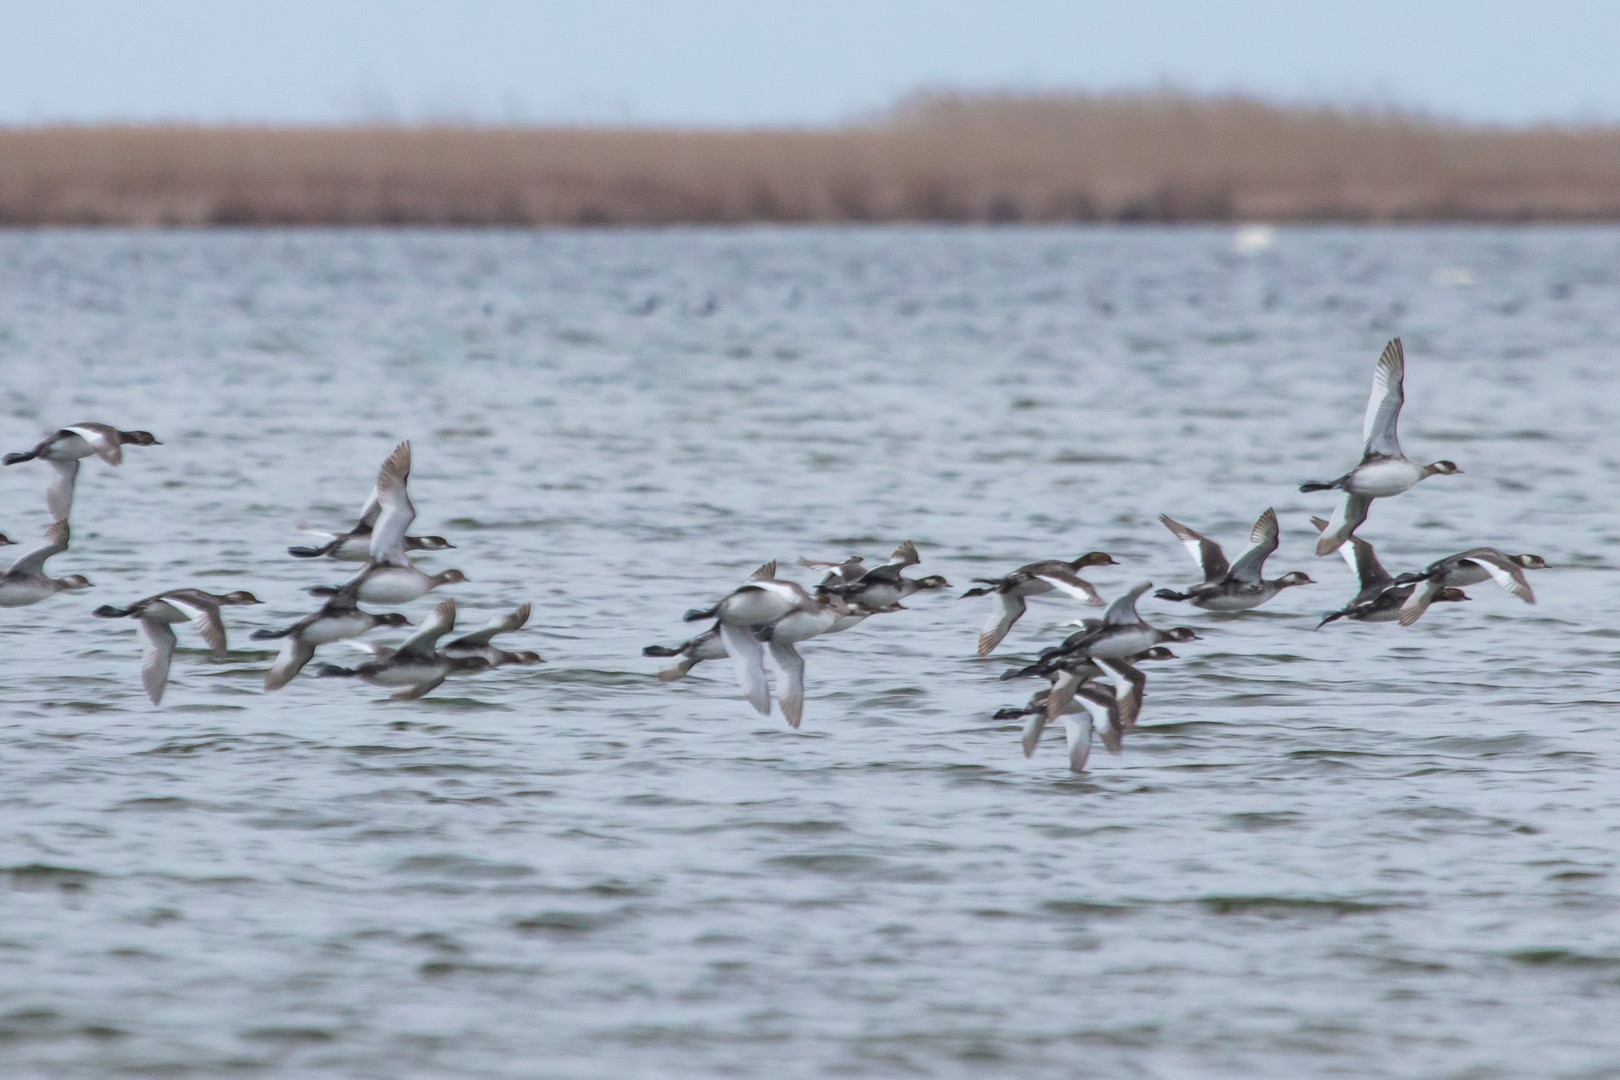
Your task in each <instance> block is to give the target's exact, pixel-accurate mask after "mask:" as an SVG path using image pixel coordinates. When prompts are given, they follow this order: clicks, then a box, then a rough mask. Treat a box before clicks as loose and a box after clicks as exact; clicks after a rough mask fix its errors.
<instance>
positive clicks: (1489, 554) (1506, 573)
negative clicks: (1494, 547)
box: [1463, 551, 1536, 604]
mask: <svg viewBox="0 0 1620 1080" xmlns="http://www.w3.org/2000/svg"><path fill="white" fill-rule="evenodd" d="M1463 562H1471V563H1473V564H1474V565H1475V566H1478V567H1479V568H1481V569H1482V570H1484V571H1485V572H1486V573H1487V574H1489V575H1491V580H1492V581H1494V582H1496V583H1497V584H1498V585H1500V586H1502V588H1504V589H1506V590H1507V591H1508V592H1510V593H1512V594H1513V595H1514V596H1517V597H1518V598H1519V599H1520V600H1523V601H1524V602H1525V603H1527V604H1533V603H1535V602H1536V594H1535V593H1534V592H1532V591H1531V589H1530V583H1529V582H1528V581H1526V580H1525V579H1524V571H1523V570H1520V569H1519V568H1518V567H1517V566H1514V565H1513V564H1512V563H1510V562H1508V561H1507V560H1506V559H1504V558H1502V556H1501V555H1499V554H1497V553H1496V552H1494V551H1473V552H1469V553H1468V555H1467V557H1466V558H1464V559H1463Z"/></svg>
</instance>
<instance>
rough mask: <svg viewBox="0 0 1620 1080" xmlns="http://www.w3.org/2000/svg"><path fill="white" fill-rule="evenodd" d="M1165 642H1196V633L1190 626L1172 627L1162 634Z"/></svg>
mask: <svg viewBox="0 0 1620 1080" xmlns="http://www.w3.org/2000/svg"><path fill="white" fill-rule="evenodd" d="M1164 640H1166V641H1197V640H1198V632H1197V631H1196V630H1194V629H1193V628H1192V627H1190V626H1172V627H1171V628H1170V629H1168V630H1166V631H1165V632H1164Z"/></svg>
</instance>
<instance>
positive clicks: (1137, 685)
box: [643, 338, 1547, 772]
mask: <svg viewBox="0 0 1620 1080" xmlns="http://www.w3.org/2000/svg"><path fill="white" fill-rule="evenodd" d="M1405 377H1406V359H1405V353H1404V352H1403V350H1402V347H1401V342H1400V339H1399V338H1396V339H1395V340H1393V341H1391V342H1390V343H1389V344H1388V345H1387V346H1386V347H1385V349H1384V351H1383V354H1382V355H1381V356H1380V357H1379V358H1378V366H1377V368H1376V369H1375V371H1374V373H1373V383H1372V394H1371V396H1370V397H1369V399H1368V402H1367V412H1366V417H1365V419H1364V421H1363V424H1362V440H1363V447H1362V456H1361V462H1360V464H1358V465H1357V466H1356V467H1355V468H1354V469H1351V470H1350V471H1349V472H1347V473H1345V474H1344V475H1343V476H1341V477H1339V478H1338V479H1336V480H1332V481H1329V482H1325V483H1324V482H1309V483H1306V484H1303V485H1301V487H1300V490H1301V491H1305V492H1313V491H1330V490H1331V491H1341V492H1343V493H1344V497H1343V499H1342V501H1341V503H1340V505H1339V507H1338V509H1337V510H1336V511H1335V512H1334V514H1333V516H1332V518H1331V519H1327V520H1324V519H1322V518H1312V519H1311V520H1312V522H1313V523H1314V524H1315V525H1316V527H1317V529H1318V530H1319V531H1320V534H1321V535H1320V536H1319V537H1318V539H1317V544H1316V553H1317V555H1331V554H1332V553H1333V552H1335V551H1339V552H1341V553H1342V554H1343V556H1344V558H1345V561H1346V562H1347V563H1348V564H1349V566H1350V569H1351V570H1352V571H1353V572H1354V573H1355V574H1356V578H1357V581H1358V582H1359V583H1360V589H1359V591H1358V592H1357V593H1356V595H1355V596H1354V597H1353V598H1352V599H1351V600H1350V602H1349V603H1347V604H1346V605H1344V606H1343V607H1342V608H1340V609H1339V610H1337V611H1332V612H1329V613H1327V614H1326V615H1325V616H1324V617H1323V618H1322V621H1321V622H1320V623H1318V624H1317V625H1318V627H1319V628H1320V627H1322V626H1325V625H1327V624H1328V623H1330V622H1334V621H1337V620H1339V619H1350V620H1353V621H1356V622H1397V621H1398V622H1399V623H1400V624H1401V625H1402V626H1411V625H1412V624H1413V623H1415V622H1417V621H1418V620H1419V619H1421V618H1422V617H1423V614H1424V612H1426V611H1427V610H1428V609H1429V606H1430V605H1431V604H1434V603H1436V602H1455V601H1461V600H1467V599H1468V596H1467V594H1465V593H1464V592H1463V591H1462V590H1463V589H1464V588H1466V587H1468V586H1470V585H1478V584H1481V583H1482V582H1486V581H1494V582H1495V583H1496V584H1498V585H1500V586H1501V587H1502V588H1504V589H1506V590H1507V591H1508V592H1509V593H1511V594H1512V595H1514V596H1517V597H1518V598H1519V599H1521V600H1523V601H1525V602H1526V603H1531V604H1533V603H1535V594H1534V593H1533V592H1532V591H1531V588H1530V585H1529V582H1527V581H1526V580H1525V576H1524V571H1525V570H1539V569H1543V568H1545V567H1546V565H1547V564H1546V562H1545V561H1544V560H1543V559H1542V558H1541V557H1540V556H1539V555H1510V554H1508V553H1507V552H1504V551H1500V550H1498V549H1496V548H1491V547H1477V548H1470V549H1469V550H1467V551H1460V552H1457V553H1456V554H1454V555H1448V556H1447V557H1445V558H1443V559H1439V560H1436V561H1435V562H1433V563H1430V564H1429V565H1428V566H1426V567H1424V568H1423V569H1422V570H1419V571H1415V572H1412V573H1406V574H1401V575H1400V576H1398V577H1396V576H1392V575H1390V574H1389V573H1388V572H1387V571H1386V570H1385V569H1384V568H1383V566H1381V565H1380V564H1379V562H1378V557H1377V556H1376V555H1375V554H1374V553H1373V547H1372V544H1370V543H1368V542H1367V541H1366V540H1364V539H1362V538H1361V537H1359V536H1356V535H1355V532H1356V529H1357V528H1359V527H1360V526H1361V525H1362V524H1363V523H1364V522H1365V521H1366V520H1367V516H1368V511H1369V509H1370V507H1371V505H1372V502H1373V500H1374V499H1382V498H1389V497H1391V496H1394V495H1399V494H1401V493H1403V492H1405V491H1408V490H1410V489H1411V488H1412V487H1414V486H1415V485H1416V484H1418V483H1419V482H1420V481H1422V480H1425V479H1427V478H1428V477H1431V476H1452V475H1456V474H1458V473H1461V472H1462V470H1461V469H1459V468H1458V467H1457V466H1456V465H1455V464H1454V463H1452V462H1450V461H1437V462H1435V463H1434V464H1432V465H1418V464H1416V463H1415V462H1413V461H1410V460H1409V459H1408V458H1407V457H1406V455H1405V454H1403V453H1402V452H1401V446H1400V440H1399V438H1398V437H1397V434H1396V425H1397V423H1398V421H1399V419H1400V413H1401V406H1402V404H1403V403H1404V401H1405V390H1404V383H1405ZM1159 521H1160V522H1161V523H1162V524H1163V525H1164V527H1165V528H1166V529H1168V530H1169V531H1170V533H1171V534H1172V535H1173V536H1174V537H1175V538H1176V539H1177V540H1178V541H1180V542H1181V543H1182V544H1183V545H1184V546H1185V547H1186V548H1187V550H1188V551H1189V552H1190V553H1191V554H1192V558H1193V562H1194V563H1195V564H1197V566H1198V570H1199V572H1200V574H1201V575H1202V578H1203V580H1201V581H1199V582H1198V583H1197V584H1195V585H1191V586H1189V587H1188V588H1186V589H1183V590H1180V591H1177V590H1173V589H1160V590H1158V592H1156V593H1154V596H1155V597H1156V598H1157V599H1161V600H1167V601H1173V602H1184V603H1189V604H1191V605H1192V606H1194V607H1197V608H1201V609H1203V610H1205V611H1211V612H1220V613H1236V612H1242V611H1249V610H1251V609H1253V608H1257V607H1259V606H1260V605H1262V604H1264V603H1266V602H1267V601H1269V600H1271V599H1272V598H1274V597H1276V596H1277V595H1278V594H1279V593H1281V592H1282V591H1283V590H1285V589H1289V588H1293V587H1295V586H1298V585H1309V584H1313V582H1312V580H1311V578H1310V577H1309V576H1308V575H1306V574H1304V573H1302V572H1300V571H1297V570H1296V571H1291V572H1289V573H1287V574H1284V575H1283V576H1281V577H1279V578H1272V579H1268V578H1266V576H1265V573H1264V571H1265V564H1266V560H1267V559H1269V558H1270V557H1271V555H1272V553H1273V552H1275V551H1276V550H1277V546H1278V543H1279V538H1280V530H1279V528H1278V524H1277V515H1276V513H1275V511H1273V510H1270V509H1267V510H1266V511H1265V512H1264V513H1262V514H1261V515H1260V518H1259V520H1257V521H1256V522H1255V523H1254V528H1253V529H1252V530H1250V533H1249V547H1248V549H1247V550H1245V551H1244V552H1243V554H1242V555H1241V556H1240V557H1239V558H1238V559H1237V561H1236V562H1228V561H1227V558H1226V555H1225V553H1224V552H1223V551H1222V550H1221V546H1220V545H1219V544H1218V543H1216V542H1215V541H1214V540H1211V539H1210V538H1209V537H1207V536H1204V535H1203V534H1202V533H1199V532H1196V531H1194V530H1193V529H1190V528H1188V527H1187V526H1186V525H1183V524H1182V523H1181V522H1179V521H1176V520H1175V519H1174V518H1171V517H1169V516H1168V515H1161V516H1160V518H1159ZM917 562H918V557H917V549H916V547H915V546H913V545H912V544H911V543H909V542H907V543H904V544H901V545H900V547H899V548H897V549H896V550H895V552H894V554H893V555H892V556H890V558H889V560H888V561H887V562H885V563H884V564H882V565H881V566H877V567H873V568H871V569H866V568H865V565H864V563H863V560H862V559H861V557H860V556H852V557H850V558H849V559H847V560H846V561H844V562H842V563H830V562H812V561H809V560H801V565H803V566H805V567H807V568H809V569H812V570H817V571H822V572H824V573H825V576H824V577H823V578H822V580H821V581H820V582H819V583H817V584H816V585H815V586H813V587H812V588H805V587H804V586H803V585H800V584H798V583H796V582H792V581H785V580H782V579H780V578H778V577H777V576H776V573H777V567H776V564H775V563H774V562H772V563H766V564H765V565H764V566H762V567H760V568H759V570H757V571H755V572H754V574H753V576H752V577H751V578H749V580H748V581H746V582H744V583H743V584H742V585H740V586H738V587H737V588H736V589H735V590H733V591H732V592H731V593H729V594H727V595H726V596H725V597H724V598H722V599H721V600H720V601H719V602H718V603H716V604H714V605H712V606H710V607H707V608H702V609H695V610H692V611H688V612H687V613H686V616H685V618H686V621H688V622H708V621H710V620H712V621H713V625H711V626H710V627H709V629H707V630H705V631H704V632H703V633H702V634H699V635H698V636H697V637H694V638H692V639H690V640H688V641H685V642H682V643H681V644H679V645H675V646H669V647H665V646H659V645H654V646H649V647H648V648H646V649H645V650H643V653H644V655H647V656H659V657H678V658H679V660H678V662H677V663H676V664H675V665H674V666H673V667H670V668H668V669H666V670H664V671H663V672H661V673H660V676H659V677H660V678H661V679H663V680H665V681H671V680H675V679H680V678H682V677H684V676H685V675H686V674H687V673H688V672H690V671H691V670H692V668H693V667H695V666H696V665H697V664H700V663H702V662H704V661H706V660H720V659H724V658H726V657H728V656H729V657H730V658H731V660H732V663H733V665H734V667H735V668H736V673H737V679H738V683H739V685H740V686H741V688H742V691H743V697H744V698H745V699H746V700H747V701H748V703H749V704H751V705H752V706H753V707H754V708H755V709H757V710H759V712H761V713H762V714H763V713H769V711H770V703H771V698H770V690H769V682H768V678H767V674H766V670H765V664H764V658H765V655H766V654H767V653H768V654H769V655H770V658H771V660H772V662H773V664H774V665H775V667H776V668H777V669H778V671H779V673H780V680H779V684H780V685H779V688H778V701H779V703H780V705H781V708H782V715H783V716H784V717H785V718H786V720H787V722H788V723H789V724H791V725H792V726H794V727H798V726H799V724H800V722H801V721H802V719H803V717H804V660H803V658H802V657H801V656H800V654H799V652H798V650H797V649H796V648H795V646H797V645H799V644H800V643H802V642H804V641H806V640H808V639H809V638H812V637H820V636H823V635H826V634H833V633H838V632H840V631H843V630H847V629H849V628H850V627H852V626H855V625H857V624H858V623H860V622H862V621H864V620H866V619H868V618H870V617H872V616H874V615H882V614H887V613H890V612H894V611H897V610H900V608H901V607H902V605H901V603H900V602H901V601H902V600H904V599H906V598H907V597H909V596H911V595H913V594H915V593H918V592H922V591H925V590H932V589H942V588H946V587H947V582H946V581H945V579H944V578H940V577H927V578H909V577H907V576H905V575H904V574H903V573H902V571H903V570H905V569H906V568H907V567H909V566H913V565H915V564H916V563H917ZM1114 565H1117V563H1116V562H1115V560H1114V559H1113V558H1112V557H1111V556H1110V555H1108V554H1107V553H1106V552H1101V551H1092V552H1088V553H1087V554H1084V555H1081V556H1080V557H1079V558H1077V559H1074V560H1072V561H1065V560H1062V559H1047V560H1043V561H1040V562H1032V563H1029V564H1028V565H1026V566H1020V567H1019V568H1018V569H1016V570H1013V571H1012V572H1011V573H1008V574H1006V575H1005V576H1003V577H999V578H980V579H976V580H975V584H974V587H973V588H971V589H968V590H967V591H966V592H965V593H963V594H962V596H963V597H964V598H966V597H970V596H988V597H990V598H991V606H990V615H989V618H988V619H987V621H986V622H985V624H984V628H983V629H982V630H981V631H980V633H979V648H978V654H979V656H981V657H984V656H988V655H990V654H991V653H992V652H994V651H995V649H996V647H997V646H998V645H1000V644H1001V642H1002V640H1003V639H1004V638H1005V637H1006V636H1007V634H1008V632H1009V631H1010V630H1011V629H1012V628H1013V626H1014V625H1015V624H1016V623H1017V622H1018V620H1019V619H1020V618H1022V617H1023V615H1024V612H1025V610H1026V602H1027V601H1028V599H1029V598H1030V597H1033V596H1041V595H1044V594H1047V593H1054V592H1055V593H1060V594H1062V595H1065V596H1068V597H1071V598H1073V599H1075V600H1078V601H1080V602H1081V603H1083V604H1089V605H1092V606H1096V607H1103V606H1104V605H1105V604H1106V606H1107V610H1106V612H1105V613H1104V614H1103V617H1102V618H1101V619H1081V620H1078V623H1077V625H1078V627H1079V628H1078V629H1077V630H1076V631H1075V632H1074V633H1072V634H1070V635H1069V636H1068V637H1067V638H1065V639H1064V640H1063V641H1061V642H1059V643H1058V644H1056V645H1053V646H1051V647H1049V648H1046V649H1044V650H1042V651H1041V653H1040V654H1039V656H1038V657H1037V658H1036V660H1035V662H1034V663H1031V664H1021V665H1019V666H1016V667H1013V668H1011V669H1009V670H1007V671H1006V672H1004V673H1003V674H1002V676H1001V678H1003V679H1019V678H1030V677H1039V678H1042V679H1044V680H1046V683H1047V685H1046V687H1044V688H1042V689H1041V690H1039V691H1037V692H1036V693H1035V695H1034V696H1033V697H1031V698H1030V699H1029V701H1028V702H1027V703H1026V704H1024V705H1021V706H1018V707H1015V708H1007V709H1002V710H1000V711H999V712H997V713H996V714H995V719H997V720H1019V721H1022V724H1023V737H1022V741H1023V749H1024V754H1025V756H1026V757H1027V756H1031V755H1033V754H1034V753H1035V750H1036V748H1037V747H1038V745H1039V743H1040V739H1041V735H1042V734H1043V733H1044V731H1045V730H1046V727H1047V726H1048V725H1049V724H1053V723H1061V724H1062V725H1063V728H1064V731H1065V735H1066V739H1067V744H1068V757H1069V767H1070V768H1071V769H1073V770H1074V771H1076V772H1079V771H1081V770H1083V769H1084V768H1085V766H1086V762H1087V760H1088V759H1089V757H1090V754H1091V746H1092V741H1093V738H1094V737H1095V738H1097V739H1099V740H1100V741H1101V742H1102V744H1103V745H1104V746H1105V747H1106V748H1107V749H1109V750H1110V751H1115V752H1117V751H1118V750H1119V749H1120V747H1121V744H1122V742H1123V740H1124V737H1125V734H1126V733H1127V732H1129V731H1130V730H1131V729H1132V728H1134V727H1135V726H1136V724H1137V721H1138V718H1139V717H1140V716H1141V711H1142V701H1143V695H1144V692H1145V689H1146V686H1147V677H1146V675H1144V674H1143V673H1142V671H1141V669H1140V668H1139V667H1137V665H1138V664H1140V663H1143V662H1145V661H1163V660H1173V659H1175V655H1176V654H1175V653H1174V652H1172V651H1171V650H1170V648H1169V646H1170V645H1172V644H1178V643H1182V642H1188V641H1195V640H1197V639H1198V637H1199V635H1198V633H1197V632H1196V631H1195V630H1193V629H1192V628H1191V627H1186V626H1176V627H1171V628H1169V629H1159V628H1157V627H1155V626H1152V625H1151V624H1149V623H1148V622H1147V621H1146V620H1144V619H1143V618H1142V616H1141V615H1140V614H1139V613H1138V612H1137V609H1136V605H1137V602H1138V601H1139V600H1140V599H1141V598H1142V596H1143V595H1144V594H1146V593H1147V592H1148V590H1149V589H1151V588H1152V587H1153V585H1152V583H1151V582H1142V583H1141V584H1139V585H1136V586H1135V587H1134V588H1132V589H1130V590H1129V591H1127V592H1126V593H1125V594H1124V595H1123V596H1120V597H1119V598H1118V599H1116V600H1115V601H1114V602H1113V603H1112V604H1107V602H1106V601H1105V600H1104V599H1103V597H1102V596H1101V594H1100V593H1098V591H1097V589H1096V587H1095V586H1094V585H1092V584H1091V583H1090V582H1088V581H1086V580H1085V579H1084V578H1082V577H1081V576H1080V572H1081V571H1082V570H1085V569H1088V568H1090V567H1097V566H1114Z"/></svg>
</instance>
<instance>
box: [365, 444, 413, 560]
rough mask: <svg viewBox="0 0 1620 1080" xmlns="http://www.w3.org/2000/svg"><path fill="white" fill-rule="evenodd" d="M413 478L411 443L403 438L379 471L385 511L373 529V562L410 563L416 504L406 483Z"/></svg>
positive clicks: (379, 501)
mask: <svg viewBox="0 0 1620 1080" xmlns="http://www.w3.org/2000/svg"><path fill="white" fill-rule="evenodd" d="M410 478H411V444H410V443H409V442H402V443H400V444H399V445H398V446H396V447H394V452H393V453H391V454H389V455H388V460H387V461H384V462H383V464H382V468H381V469H379V470H378V471H377V505H378V506H379V507H381V511H380V512H379V513H378V515H377V524H376V527H375V528H374V529H373V530H372V533H371V559H372V561H373V562H379V563H388V564H389V565H391V566H408V565H410V564H409V563H408V562H406V559H405V531H406V530H407V529H409V528H410V526H411V522H413V521H415V520H416V507H415V506H414V505H412V504H411V495H410V492H409V490H407V487H406V485H407V482H408V481H409V480H410Z"/></svg>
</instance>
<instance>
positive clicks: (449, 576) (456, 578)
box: [436, 570, 467, 585]
mask: <svg viewBox="0 0 1620 1080" xmlns="http://www.w3.org/2000/svg"><path fill="white" fill-rule="evenodd" d="M436 580H437V581H438V583H439V584H440V585H459V584H461V583H462V582H464V581H466V580H467V575H466V574H463V573H462V572H461V571H460V570H446V571H445V572H444V573H442V574H440V575H438V577H437V578H436Z"/></svg>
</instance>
